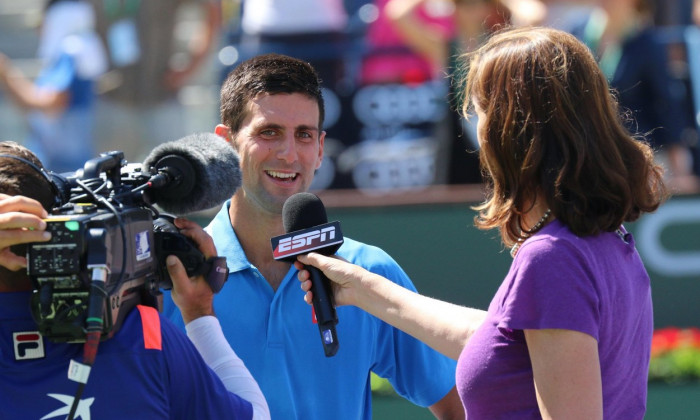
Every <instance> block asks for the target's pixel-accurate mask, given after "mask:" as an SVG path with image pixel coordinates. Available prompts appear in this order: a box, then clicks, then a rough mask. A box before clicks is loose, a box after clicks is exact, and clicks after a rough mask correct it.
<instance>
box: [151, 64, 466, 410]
mask: <svg viewBox="0 0 700 420" xmlns="http://www.w3.org/2000/svg"><path fill="white" fill-rule="evenodd" d="M323 117H324V107H323V98H322V96H321V90H320V83H319V80H318V75H317V74H316V72H315V70H314V69H313V68H312V67H311V66H310V65H309V64H308V63H305V62H303V61H301V60H297V59H294V58H291V57H287V56H283V55H277V54H269V55H262V56H258V57H254V58H252V59H250V60H248V61H245V62H243V63H242V64H240V65H239V67H237V68H236V69H235V70H234V71H233V72H232V73H231V74H230V75H229V76H228V78H227V79H226V81H225V82H224V85H223V87H222V91H221V118H222V124H219V125H217V126H216V133H217V134H218V135H220V136H222V137H224V138H225V139H226V140H227V141H229V142H230V143H231V145H232V146H233V147H234V148H235V149H236V150H237V152H238V154H239V155H240V164H241V173H242V185H241V187H240V188H239V189H238V191H237V192H236V193H235V194H234V196H233V197H232V198H231V200H229V201H228V202H226V203H225V204H224V206H223V207H222V209H221V211H220V212H219V214H217V215H216V216H215V218H214V220H213V221H212V222H211V224H210V225H209V226H208V227H207V231H208V232H209V233H210V234H211V235H212V236H213V238H214V242H215V244H216V248H217V250H218V251H219V253H220V255H224V256H226V258H227V262H228V267H229V270H230V275H229V278H228V281H227V282H226V284H225V286H224V288H223V290H221V292H219V293H218V294H217V295H216V296H215V297H214V306H215V311H216V314H217V317H218V318H219V319H220V320H221V324H222V328H223V331H224V335H225V336H226V339H227V340H228V342H229V343H230V344H231V345H232V346H233V347H234V348H235V349H236V352H237V353H238V354H239V356H240V357H241V359H242V360H243V361H244V362H245V364H246V366H248V368H249V369H250V371H251V373H252V374H253V377H254V378H255V379H256V380H257V381H258V383H259V384H260V387H261V389H262V391H263V394H265V397H266V399H267V401H268V404H269V406H270V413H271V415H272V418H273V419H285V420H290V419H304V420H313V419H324V420H325V419H352V420H357V419H370V418H371V415H372V411H371V388H370V372H375V373H377V374H378V375H379V376H382V377H386V378H388V379H389V380H390V381H391V383H392V384H393V386H394V388H395V389H396V391H397V392H398V393H399V394H400V395H402V396H403V397H405V398H407V399H409V400H410V401H412V402H414V403H415V404H418V405H421V406H427V407H429V408H430V410H431V411H432V412H433V413H434V414H435V416H436V417H438V418H460V417H462V418H463V416H464V411H463V408H462V406H461V403H460V401H459V398H458V397H457V394H456V391H455V390H454V385H455V362H454V361H452V360H449V359H447V358H446V357H444V356H442V355H440V354H438V353H437V352H435V351H433V350H432V349H430V348H428V347H427V346H425V345H424V344H422V343H420V342H419V341H417V340H415V339H414V338H412V337H410V336H408V335H407V334H405V333H403V332H401V331H399V330H397V329H395V328H393V327H391V326H389V325H388V324H386V323H384V322H382V321H380V320H379V319H377V318H375V317H373V316H371V315H369V314H367V313H365V312H363V311H361V310H358V309H357V308H354V307H340V308H337V314H338V319H339V323H338V325H337V333H338V338H339V341H340V349H339V350H338V352H337V354H336V355H335V356H333V357H326V356H325V354H324V351H323V347H322V345H321V342H320V339H319V331H318V327H317V325H315V324H314V323H313V321H312V313H311V308H310V306H308V305H307V304H306V303H305V302H304V299H303V295H304V294H303V292H301V290H300V289H299V283H298V281H297V279H296V274H297V270H296V269H295V268H294V267H293V266H292V265H291V264H290V263H288V262H283V261H276V260H275V259H274V258H273V255H272V248H271V246H270V238H271V237H274V236H278V235H281V234H283V233H285V230H284V226H283V222H282V207H283V204H284V202H285V201H286V200H287V198H289V197H290V196H292V195H293V194H295V193H298V192H303V191H307V190H308V189H309V186H310V185H311V181H312V180H313V177H314V172H315V171H316V169H318V168H319V167H320V165H321V160H322V158H323V146H324V140H325V133H324V132H323V130H322V124H323ZM338 255H341V256H343V257H345V258H346V259H348V260H350V261H352V262H354V263H356V264H359V265H361V266H363V267H365V268H367V269H369V270H370V271H373V272H376V273H379V274H382V275H384V276H386V277H387V278H390V279H392V280H393V281H395V282H396V283H398V284H401V285H402V286H404V287H407V288H410V289H412V290H413V289H414V286H413V284H412V283H411V281H410V279H409V278H408V277H407V276H406V274H405V273H404V272H403V270H402V269H401V268H400V267H399V266H398V264H397V263H396V262H395V261H394V260H393V259H392V258H391V257H390V256H389V255H388V254H387V253H385V252H384V251H382V250H381V249H379V248H376V247H373V246H369V245H366V244H362V243H360V242H357V241H353V240H351V239H348V238H345V243H344V244H343V246H342V247H341V248H340V249H339V251H338ZM165 301H166V302H165V308H164V312H165V314H166V315H167V316H169V317H170V318H171V319H172V320H174V321H175V322H182V321H180V320H179V314H178V311H177V309H176V308H175V306H174V305H173V304H172V302H169V301H168V298H167V296H166V299H165Z"/></svg>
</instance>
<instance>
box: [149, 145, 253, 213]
mask: <svg viewBox="0 0 700 420" xmlns="http://www.w3.org/2000/svg"><path fill="white" fill-rule="evenodd" d="M239 165H240V159H239V157H238V153H236V151H235V150H234V148H233V146H231V144H229V143H228V142H226V140H224V139H223V138H221V137H219V136H218V135H216V134H214V133H196V134H192V135H189V136H187V137H184V138H181V139H179V140H175V141H171V142H167V143H163V144H161V145H159V146H157V147H156V148H155V149H153V151H152V152H151V153H150V154H149V155H148V156H147V157H146V159H145V160H144V161H143V163H142V170H143V171H144V172H147V173H152V174H154V175H153V176H152V177H151V179H150V180H149V183H150V184H151V187H152V188H151V189H150V190H148V194H149V195H150V198H151V199H152V201H153V202H155V203H157V204H158V205H159V206H160V207H162V208H163V210H164V211H165V212H167V213H172V214H175V215H185V214H188V213H192V212H196V211H201V210H206V209H210V208H212V207H216V206H218V205H219V204H221V203H223V202H224V201H226V200H227V199H229V198H231V196H232V195H233V194H234V193H235V192H236V190H237V189H238V187H239V186H240V185H241V169H240V166H239Z"/></svg>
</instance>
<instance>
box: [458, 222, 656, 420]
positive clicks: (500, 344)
mask: <svg viewBox="0 0 700 420" xmlns="http://www.w3.org/2000/svg"><path fill="white" fill-rule="evenodd" d="M545 328H557V329H567V330H573V331H580V332H583V333H585V334H589V335H591V336H592V337H593V338H595V339H596V340H597V341H598V353H599V355H600V368H601V378H602V384H603V415H604V418H606V419H619V418H624V419H642V418H643V417H644V412H645V409H646V396H647V374H648V366H649V357H650V351H651V336H652V332H653V317H652V304H651V287H650V282H649V276H648V274H647V272H646V270H645V269H644V266H643V264H642V261H641V259H640V257H639V254H638V253H637V251H636V249H635V247H634V240H633V238H632V235H631V234H630V233H627V232H626V231H624V229H623V228H621V230H620V232H619V233H618V232H606V233H602V234H600V235H596V236H589V237H577V236H576V235H574V234H573V233H572V232H571V231H570V230H569V229H568V228H567V227H566V226H564V225H563V224H562V223H561V222H559V221H558V220H555V221H553V222H551V223H549V224H548V225H546V226H545V227H544V228H543V229H542V230H541V231H540V232H539V233H537V234H536V235H534V236H533V237H531V238H530V239H528V240H527V241H525V243H524V244H523V245H522V247H521V248H520V250H519V251H518V253H517V255H516V257H515V259H514V260H513V264H512V265H511V267H510V271H509V272H508V275H507V276H506V278H505V280H504V281H503V283H502V284H501V286H500V288H499V289H498V292H496V295H495V296H494V298H493V300H492V301H491V304H490V305H489V309H488V314H487V316H486V320H485V321H484V324H483V325H482V326H481V327H480V328H479V329H478V330H477V331H476V332H475V333H474V335H473V337H472V338H471V339H470V340H469V342H468V343H467V345H466V346H465V347H464V350H463V351H462V354H461V356H460V358H459V361H458V364H457V388H458V391H459V395H460V397H461V399H462V403H463V404H464V407H465V410H466V412H467V415H468V417H469V419H470V420H474V419H502V418H507V419H531V418H532V419H537V418H541V416H540V412H539V408H538V406H537V400H536V396H535V388H534V384H533V376H532V366H531V364H530V358H529V355H528V350H527V344H526V342H525V336H524V333H523V330H524V329H545Z"/></svg>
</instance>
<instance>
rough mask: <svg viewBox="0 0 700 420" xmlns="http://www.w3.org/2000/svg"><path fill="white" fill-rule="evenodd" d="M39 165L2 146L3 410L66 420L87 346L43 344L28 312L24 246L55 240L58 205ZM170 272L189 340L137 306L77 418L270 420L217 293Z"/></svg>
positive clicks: (192, 231) (205, 241)
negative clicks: (72, 366)
mask: <svg viewBox="0 0 700 420" xmlns="http://www.w3.org/2000/svg"><path fill="white" fill-rule="evenodd" d="M27 161H29V162H27ZM32 163H33V164H34V165H35V166H32V165H31V164H32ZM40 168H42V165H41V162H40V161H39V160H38V159H37V157H36V156H35V155H34V154H33V153H32V152H31V151H29V150H28V149H26V148H24V147H22V146H20V145H19V144H17V143H14V142H0V407H2V412H3V416H5V415H6V416H8V418H44V419H51V418H65V417H66V415H68V414H69V409H70V408H71V406H72V404H73V401H74V399H75V390H76V388H77V387H78V383H77V382H73V381H71V380H70V379H68V375H67V373H68V370H69V369H68V367H69V363H71V360H72V359H76V360H80V358H81V355H82V351H83V344H82V343H78V344H76V343H55V342H52V341H50V340H47V339H45V338H43V337H41V335H40V334H39V333H38V331H37V325H36V322H35V321H34V319H33V318H32V316H31V313H30V305H29V298H30V295H31V293H32V282H31V280H30V278H29V276H28V274H27V273H26V271H24V270H21V269H22V268H24V267H26V265H27V260H26V258H24V257H23V255H24V252H25V248H26V245H25V244H27V243H30V242H38V241H47V240H49V239H50V234H49V233H48V232H45V231H44V230H45V229H46V222H45V221H44V220H42V219H43V218H46V217H47V216H48V212H47V211H48V210H50V209H51V205H52V203H53V190H52V189H51V185H50V183H49V178H48V177H46V175H45V173H42V172H41V171H43V169H40ZM22 195H24V196H22ZM176 225H177V227H178V228H180V229H181V232H182V233H183V234H184V235H185V236H188V237H190V238H191V239H192V240H194V241H195V242H196V243H197V244H198V246H199V248H200V250H201V251H202V252H203V253H204V254H205V255H206V256H207V257H209V256H214V255H216V249H215V247H214V244H213V242H212V240H211V238H210V237H209V236H208V235H207V234H206V233H205V232H204V231H203V230H202V229H201V228H200V227H199V226H198V225H197V224H196V223H194V222H191V221H187V220H184V219H177V220H176ZM167 265H168V271H169V274H170V276H171V278H172V280H173V285H174V286H173V293H172V296H173V299H174V300H175V302H176V303H177V304H178V305H179V306H180V309H181V310H182V313H183V315H184V316H186V321H187V322H188V324H187V333H188V335H189V336H190V338H191V340H192V342H190V340H188V338H187V337H186V336H185V335H184V334H182V333H181V332H180V331H179V330H178V329H177V328H175V327H174V326H173V325H172V324H171V323H170V322H169V321H168V320H167V319H164V318H162V317H161V316H160V314H159V313H158V311H157V310H156V309H155V308H151V307H147V306H138V307H137V309H135V310H132V311H131V312H130V313H129V314H128V315H127V316H126V319H125V320H124V323H123V325H122V326H121V329H120V330H119V331H118V332H117V333H116V334H115V335H114V337H112V338H110V339H109V340H106V341H105V342H103V343H101V345H100V347H99V352H98V355H97V357H96V359H95V362H94V365H93V366H92V369H91V374H90V381H87V383H86V384H85V388H84V391H83V393H82V396H81V399H80V401H79V402H78V405H77V410H74V411H75V418H81V419H89V418H91V417H92V418H100V419H124V418H130V419H146V418H147V419H158V418H163V419H192V418H208V419H209V418H211V419H213V418H217V419H218V418H233V419H250V418H254V419H268V418H269V417H270V416H269V410H268V408H267V403H266V402H265V399H264V397H263V395H262V393H261V392H260V388H259V387H258V384H257V383H256V382H255V380H254V379H253V378H252V376H251V375H250V373H249V372H248V370H247V368H246V367H245V366H244V365H243V363H242V362H241V360H240V359H239V358H238V357H237V356H236V355H235V353H234V352H233V350H232V349H231V348H230V347H229V346H228V345H227V344H226V341H225V338H224V337H223V334H222V333H221V328H220V326H219V323H218V321H217V320H216V318H214V317H213V316H211V315H213V310H212V306H211V300H212V296H213V294H212V292H211V289H209V286H208V285H207V284H206V282H205V281H204V279H203V278H202V277H201V276H199V277H192V278H188V277H187V275H186V271H185V269H184V267H183V266H182V264H181V262H180V261H179V260H178V259H177V258H176V257H174V256H169V257H168V259H167ZM207 297H208V299H207ZM195 302H198V303H195ZM193 343H194V345H193ZM197 350H199V351H200V352H201V355H200V353H198V351H197ZM207 366H210V367H211V369H210V368H209V367H207ZM212 369H214V370H213V371H212Z"/></svg>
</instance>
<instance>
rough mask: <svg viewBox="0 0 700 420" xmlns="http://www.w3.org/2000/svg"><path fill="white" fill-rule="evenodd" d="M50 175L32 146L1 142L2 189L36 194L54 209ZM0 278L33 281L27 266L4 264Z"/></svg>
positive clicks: (23, 248) (22, 248)
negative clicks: (14, 267) (9, 267)
mask: <svg viewBox="0 0 700 420" xmlns="http://www.w3.org/2000/svg"><path fill="white" fill-rule="evenodd" d="M50 182H51V181H50V178H49V177H48V175H47V174H46V173H45V172H43V165H42V164H41V161H40V160H39V159H38V158H37V157H36V155H34V153H32V152H31V151H29V149H27V148H25V147H24V146H21V145H20V144H18V143H15V142H12V141H3V142H0V193H2V194H7V195H23V196H25V197H29V198H32V199H34V200H36V201H38V202H39V203H41V205H42V206H43V207H44V208H45V209H46V211H50V210H51V207H52V205H53V203H54V189H53V188H52V186H51V183H50ZM10 250H11V251H12V252H13V253H14V254H17V255H24V254H26V252H27V245H26V244H21V245H15V246H12V247H11V248H10ZM0 281H1V282H3V283H4V284H6V285H14V287H15V288H16V287H17V286H18V285H22V284H25V283H26V285H29V277H28V276H27V273H26V271H25V270H19V271H11V270H9V269H7V268H5V267H2V266H0Z"/></svg>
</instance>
